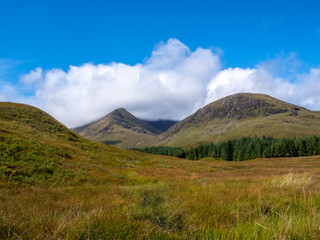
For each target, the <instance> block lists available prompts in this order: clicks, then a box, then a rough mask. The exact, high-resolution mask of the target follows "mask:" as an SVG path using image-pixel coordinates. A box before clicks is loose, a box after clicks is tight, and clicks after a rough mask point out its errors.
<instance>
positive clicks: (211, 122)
mask: <svg viewBox="0 0 320 240" xmlns="http://www.w3.org/2000/svg"><path fill="white" fill-rule="evenodd" d="M313 134H320V113H319V112H316V111H310V110H308V109H306V108H303V107H299V106H296V105H293V104H290V103H286V102H284V101H281V100H278V99H276V98H273V97H270V96H268V95H264V94H253V93H238V94H234V95H231V96H227V97H225V98H222V99H220V100H217V101H215V102H213V103H210V104H208V105H206V106H205V107H203V108H200V109H199V110H198V111H196V112H195V113H194V114H192V115H191V116H189V117H187V118H186V119H184V120H182V121H181V122H178V123H176V124H175V125H174V126H172V127H171V128H170V129H168V130H167V131H166V132H164V133H163V134H162V135H161V136H160V140H158V142H157V143H156V145H166V146H180V147H187V148H188V147H191V146H195V145H197V144H200V143H209V142H219V141H224V140H228V139H235V138H240V137H243V136H255V135H256V136H262V135H265V136H274V137H283V136H288V137H294V136H304V135H313Z"/></svg>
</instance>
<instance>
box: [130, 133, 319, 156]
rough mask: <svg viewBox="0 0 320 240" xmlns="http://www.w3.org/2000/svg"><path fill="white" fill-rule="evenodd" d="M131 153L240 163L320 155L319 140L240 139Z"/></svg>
mask: <svg viewBox="0 0 320 240" xmlns="http://www.w3.org/2000/svg"><path fill="white" fill-rule="evenodd" d="M132 150H136V151H140V152H145V153H151V154H159V155H168V156H173V157H179V158H185V159H189V160H199V159H201V158H204V157H212V158H220V159H223V160H227V161H243V160H249V159H255V158H271V157H298V156H312V155H318V154H320V137H319V136H315V135H314V136H310V137H300V138H287V137H284V138H274V137H242V138H240V139H234V140H228V141H224V142H219V143H209V144H200V145H198V146H196V147H193V148H191V149H183V148H180V147H166V146H153V147H146V148H143V149H138V148H132Z"/></svg>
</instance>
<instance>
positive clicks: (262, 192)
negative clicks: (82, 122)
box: [0, 103, 320, 239]
mask: <svg viewBox="0 0 320 240" xmlns="http://www.w3.org/2000/svg"><path fill="white" fill-rule="evenodd" d="M0 109H1V110H0V144H1V145H0V147H1V151H0V153H1V156H0V166H1V172H0V176H1V180H0V239H319V238H320V231H319V227H320V225H319V223H320V207H319V206H320V204H319V203H320V192H319V189H320V181H319V180H320V179H319V178H320V177H319V176H320V157H319V156H314V157H302V158H277V159H273V158H271V159H256V160H250V161H245V162H225V161H220V160H215V159H209V158H206V159H202V160H200V161H188V160H182V159H177V158H171V157H163V156H154V155H148V154H142V153H137V152H133V151H125V150H119V149H117V148H114V147H109V146H105V145H103V144H99V143H95V142H91V141H89V140H85V139H83V138H81V137H80V136H78V135H77V134H75V133H73V132H72V131H70V130H68V129H67V128H65V127H64V126H63V125H61V124H60V123H58V122H57V121H56V120H54V119H53V118H51V117H50V116H49V115H47V114H46V113H44V112H42V111H40V110H38V109H36V108H32V107H30V106H26V105H20V104H11V103H0Z"/></svg>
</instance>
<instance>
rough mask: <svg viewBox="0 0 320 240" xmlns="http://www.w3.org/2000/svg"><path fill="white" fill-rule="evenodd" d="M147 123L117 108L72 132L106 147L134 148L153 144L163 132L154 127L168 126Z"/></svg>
mask: <svg viewBox="0 0 320 240" xmlns="http://www.w3.org/2000/svg"><path fill="white" fill-rule="evenodd" d="M149 123H150V124H149ZM149 123H148V122H146V121H143V120H140V119H138V118H136V117H135V116H133V115H132V114H131V113H129V112H128V111H127V110H125V109H124V108H119V109H117V110H114V111H113V112H111V113H109V114H108V115H106V116H105V117H103V118H101V119H99V120H97V121H95V122H92V123H90V124H87V125H84V126H82V127H77V128H75V129H73V130H74V131H75V132H77V133H79V134H80V135H81V136H83V137H85V138H88V139H91V140H95V141H98V142H102V143H105V144H108V145H115V146H117V147H134V146H137V145H143V144H144V143H150V142H153V141H154V140H155V139H156V137H157V135H159V134H160V133H162V132H163V131H162V130H161V129H158V128H156V127H159V126H160V128H162V129H163V127H165V126H164V125H168V124H170V122H169V121H168V122H160V121H154V122H150V121H149ZM155 126H156V127H155Z"/></svg>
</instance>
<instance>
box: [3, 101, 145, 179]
mask: <svg viewBox="0 0 320 240" xmlns="http://www.w3.org/2000/svg"><path fill="white" fill-rule="evenodd" d="M141 158H143V155H141V154H138V153H135V152H129V151H124V150H119V149H117V148H115V147H111V146H105V145H104V144H100V143H96V142H92V141H90V140H86V139H84V138H82V137H80V136H79V135H78V134H76V133H74V132H73V131H71V130H69V129H68V128H67V127H65V126H64V125H62V124H61V123H59V122H58V121H56V120H55V119H54V118H52V117H51V116H49V115H48V114H46V113H45V112H43V111H41V110H39V109H37V108H34V107H31V106H28V105H23V104H15V103H0V183H1V181H5V182H7V181H9V182H12V183H18V184H31V185H34V184H35V185H52V184H58V185H61V184H74V183H79V182H92V181H97V179H99V181H103V179H107V180H108V181H112V177H111V174H110V171H111V172H112V171H113V172H116V171H117V170H116V169H118V168H114V167H116V166H119V165H122V164H125V162H126V161H128V160H130V159H141ZM120 159H121V160H122V162H117V161H118V160H120ZM105 164H108V168H106V167H105ZM101 166H103V167H101ZM101 176H104V177H103V178H101ZM0 185H1V184H0Z"/></svg>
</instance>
